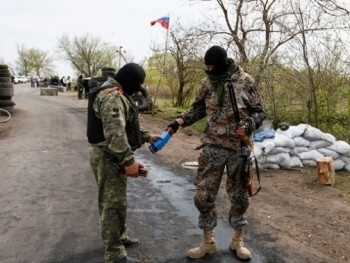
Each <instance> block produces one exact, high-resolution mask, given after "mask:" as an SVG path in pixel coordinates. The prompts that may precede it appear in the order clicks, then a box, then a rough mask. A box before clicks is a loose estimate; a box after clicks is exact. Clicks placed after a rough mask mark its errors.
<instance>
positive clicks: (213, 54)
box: [204, 46, 229, 76]
mask: <svg viewBox="0 0 350 263" xmlns="http://www.w3.org/2000/svg"><path fill="white" fill-rule="evenodd" d="M204 62H205V65H211V66H214V68H213V69H212V70H206V73H207V74H210V75H214V76H218V75H222V74H225V73H226V71H227V68H228V64H229V63H228V59H227V52H226V50H225V49H223V48H222V47H219V46H212V47H211V48H209V49H208V50H207V52H206V53H205V56H204Z"/></svg>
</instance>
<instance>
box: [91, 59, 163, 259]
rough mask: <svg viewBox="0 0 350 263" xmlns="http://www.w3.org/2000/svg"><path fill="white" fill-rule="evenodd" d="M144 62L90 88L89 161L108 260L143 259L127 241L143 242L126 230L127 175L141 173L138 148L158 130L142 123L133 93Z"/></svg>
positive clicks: (139, 83)
mask: <svg viewBox="0 0 350 263" xmlns="http://www.w3.org/2000/svg"><path fill="white" fill-rule="evenodd" d="M145 77H146V75H145V72H144V70H143V68H142V67H141V66H139V65H138V64H135V63H128V64H126V65H125V66H123V67H122V68H121V69H120V70H119V71H118V72H117V73H116V74H115V75H114V77H113V78H111V77H109V78H108V79H107V81H106V82H105V83H103V85H102V86H100V87H96V88H94V89H93V90H91V91H90V92H89V98H88V99H89V101H88V128H87V136H88V141H89V142H90V144H91V147H90V151H89V153H90V165H91V168H92V170H93V173H94V175H95V179H96V182H97V187H98V208H99V215H100V220H101V232H102V239H103V242H104V244H105V254H104V260H105V262H106V263H117V262H141V261H140V260H138V259H134V258H131V257H128V256H127V252H126V249H125V248H126V247H130V246H135V245H138V244H140V240H138V239H130V238H129V237H128V235H127V233H126V213H127V200H126V187H127V177H134V178H136V177H138V176H139V169H140V168H142V167H143V164H142V163H140V162H138V161H136V160H135V158H134V151H135V150H136V149H138V148H140V147H141V146H142V144H144V143H145V142H149V143H153V142H154V141H155V140H156V139H158V138H159V136H158V135H150V134H149V133H148V132H146V131H143V130H142V129H140V126H139V121H138V114H139V113H138V109H137V106H136V105H135V103H134V102H133V101H132V99H131V98H130V96H131V95H132V94H133V93H135V92H138V90H139V89H140V88H141V84H142V83H143V82H144V80H145Z"/></svg>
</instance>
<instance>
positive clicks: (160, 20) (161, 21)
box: [151, 16, 169, 29]
mask: <svg viewBox="0 0 350 263" xmlns="http://www.w3.org/2000/svg"><path fill="white" fill-rule="evenodd" d="M155 23H159V24H160V25H161V26H162V27H164V28H166V29H168V28H169V17H168V16H163V17H161V18H158V19H157V20H153V21H151V26H154V25H155Z"/></svg>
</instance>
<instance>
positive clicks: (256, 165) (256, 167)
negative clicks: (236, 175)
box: [248, 156, 261, 197]
mask: <svg viewBox="0 0 350 263" xmlns="http://www.w3.org/2000/svg"><path fill="white" fill-rule="evenodd" d="M252 158H254V162H255V169H256V177H257V178H258V182H259V187H258V188H257V189H256V191H255V193H253V194H252V195H251V196H250V197H252V196H254V195H256V194H257V193H258V192H259V191H260V190H261V184H260V172H259V166H258V160H257V159H256V158H255V156H253V157H252ZM248 174H250V165H249V166H248ZM252 179H253V178H252Z"/></svg>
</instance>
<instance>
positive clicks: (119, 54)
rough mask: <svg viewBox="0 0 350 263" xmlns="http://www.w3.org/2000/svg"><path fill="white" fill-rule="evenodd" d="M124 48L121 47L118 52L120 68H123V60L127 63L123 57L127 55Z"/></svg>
mask: <svg viewBox="0 0 350 263" xmlns="http://www.w3.org/2000/svg"><path fill="white" fill-rule="evenodd" d="M122 49H123V47H122V46H119V49H118V50H117V53H118V67H119V68H120V66H121V63H122V58H123V59H124V62H125V63H126V60H125V58H124V56H123V53H126V51H125V50H122Z"/></svg>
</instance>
